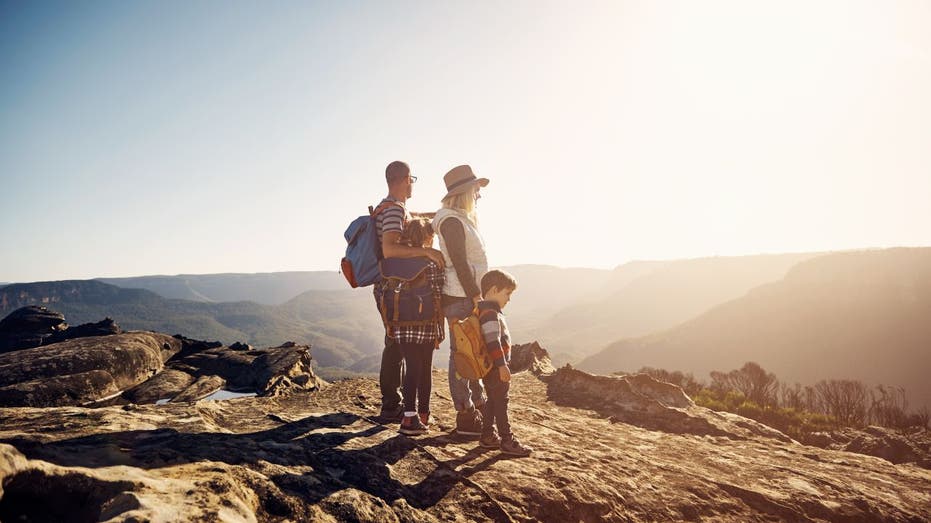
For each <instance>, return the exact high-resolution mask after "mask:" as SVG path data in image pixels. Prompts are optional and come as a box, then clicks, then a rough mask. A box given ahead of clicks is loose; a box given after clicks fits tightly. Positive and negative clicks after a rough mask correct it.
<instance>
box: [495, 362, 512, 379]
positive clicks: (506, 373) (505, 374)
mask: <svg viewBox="0 0 931 523" xmlns="http://www.w3.org/2000/svg"><path fill="white" fill-rule="evenodd" d="M498 376H500V377H501V381H503V382H505V383H507V382H509V381H511V369H509V368H508V366H507V365H505V366H503V367H498Z"/></svg>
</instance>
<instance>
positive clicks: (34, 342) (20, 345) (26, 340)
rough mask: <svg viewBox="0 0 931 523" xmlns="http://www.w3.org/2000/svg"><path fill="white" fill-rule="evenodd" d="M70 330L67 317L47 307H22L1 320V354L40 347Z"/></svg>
mask: <svg viewBox="0 0 931 523" xmlns="http://www.w3.org/2000/svg"><path fill="white" fill-rule="evenodd" d="M67 328H68V324H67V323H65V317H64V316H63V315H61V314H60V313H57V312H54V311H50V310H48V309H47V308H45V307H36V306H29V307H21V308H19V309H16V310H15V311H13V312H11V313H10V314H9V315H7V317H5V318H3V320H0V352H9V351H14V350H21V349H28V348H31V347H38V346H39V345H41V344H42V341H43V340H45V339H46V338H48V337H49V336H51V335H52V334H54V333H58V332H61V331H63V330H65V329H67Z"/></svg>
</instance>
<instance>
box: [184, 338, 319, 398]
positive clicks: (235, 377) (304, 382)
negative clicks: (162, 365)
mask: <svg viewBox="0 0 931 523" xmlns="http://www.w3.org/2000/svg"><path fill="white" fill-rule="evenodd" d="M169 366H170V367H172V368H174V369H177V370H182V371H184V372H187V373H189V374H192V375H194V376H204V375H214V376H219V377H221V378H223V379H224V380H225V381H226V383H227V384H228V385H229V387H230V388H233V389H237V390H252V391H255V392H256V393H257V394H258V395H260V396H274V395H277V394H281V393H284V392H287V391H291V390H312V389H315V388H318V387H320V386H321V385H322V384H323V381H322V380H320V379H319V378H317V376H316V375H315V374H314V372H313V369H312V368H311V356H310V347H309V346H307V345H297V344H295V343H293V342H288V343H285V344H283V345H280V346H278V347H270V348H267V349H251V348H249V347H248V346H246V345H240V346H238V347H237V348H233V347H223V346H222V345H221V346H213V347H209V348H206V349H203V350H200V351H199V352H193V351H188V353H187V355H185V353H184V352H182V354H179V357H177V358H175V359H173V360H172V361H171V362H170V363H169Z"/></svg>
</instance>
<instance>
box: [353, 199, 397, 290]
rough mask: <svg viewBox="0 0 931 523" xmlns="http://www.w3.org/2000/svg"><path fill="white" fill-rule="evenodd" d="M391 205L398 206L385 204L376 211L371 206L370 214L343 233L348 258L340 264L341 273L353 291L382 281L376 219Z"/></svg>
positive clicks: (361, 217) (360, 218)
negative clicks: (379, 267) (379, 268)
mask: <svg viewBox="0 0 931 523" xmlns="http://www.w3.org/2000/svg"><path fill="white" fill-rule="evenodd" d="M391 205H397V204H395V203H391V202H385V203H383V204H381V205H379V206H378V207H377V208H375V209H373V208H372V206H369V213H368V214H367V215H363V216H359V217H358V218H356V219H355V220H353V221H352V223H350V224H349V227H347V228H346V232H344V233H343V236H344V237H345V238H346V243H347V244H348V245H346V256H344V257H343V260H342V262H340V269H341V271H340V272H342V273H343V276H345V277H346V281H348V282H349V285H351V286H352V288H353V289H355V288H356V287H368V286H369V285H371V284H373V283H375V282H377V281H378V280H379V279H381V273H380V272H379V270H378V262H379V261H381V259H382V253H381V242H380V241H378V231H377V230H376V227H375V217H376V216H378V213H380V212H382V211H384V210H385V209H387V208H388V207H389V206H391Z"/></svg>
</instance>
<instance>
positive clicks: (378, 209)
mask: <svg viewBox="0 0 931 523" xmlns="http://www.w3.org/2000/svg"><path fill="white" fill-rule="evenodd" d="M392 205H394V206H397V207H400V208H401V209H404V205H402V204H401V203H400V202H382V203H381V204H380V205H379V206H378V207H375V208H374V209H373V208H372V206H371V205H369V215H371V216H378V214H380V213H382V212H384V210H385V209H387V208H389V207H391V206H392Z"/></svg>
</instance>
